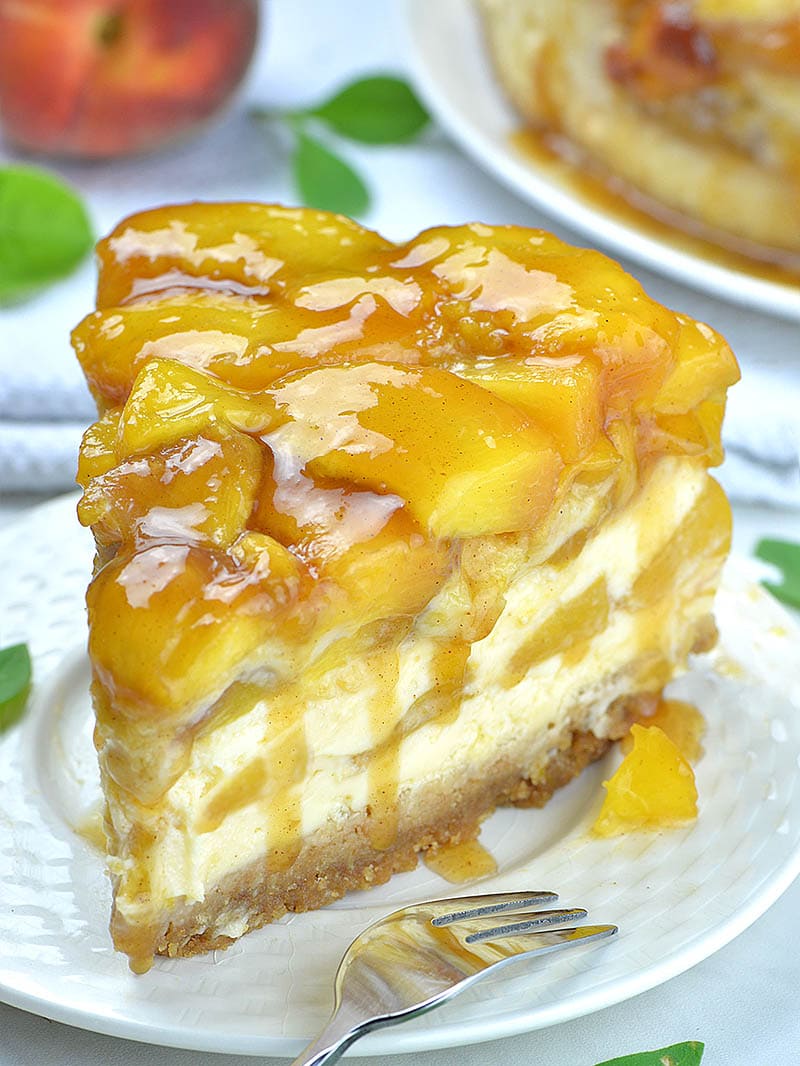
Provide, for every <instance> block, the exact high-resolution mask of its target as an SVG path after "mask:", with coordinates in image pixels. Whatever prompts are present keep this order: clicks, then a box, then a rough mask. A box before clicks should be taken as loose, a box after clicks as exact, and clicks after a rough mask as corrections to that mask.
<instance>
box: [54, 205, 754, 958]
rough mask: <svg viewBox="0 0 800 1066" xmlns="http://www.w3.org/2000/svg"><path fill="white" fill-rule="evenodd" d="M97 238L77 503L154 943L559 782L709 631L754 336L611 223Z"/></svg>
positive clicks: (368, 871) (98, 661)
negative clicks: (738, 388) (690, 293)
mask: <svg viewBox="0 0 800 1066" xmlns="http://www.w3.org/2000/svg"><path fill="white" fill-rule="evenodd" d="M99 258H100V279H99V288H98V308H99V309H98V310H97V311H96V312H95V313H93V314H91V315H89V316H88V317H87V318H86V319H85V320H84V321H83V322H82V323H81V325H80V326H79V327H78V328H77V330H76V331H75V334H74V343H75V348H76V351H77V353H78V356H79V359H80V361H81V364H82V366H83V369H84V371H85V374H86V377H87V380H88V382H89V385H90V387H91V389H92V392H93V394H94V396H95V398H96V400H97V403H98V407H99V411H100V417H99V419H98V421H97V422H96V423H95V425H94V426H93V427H91V428H90V429H89V431H88V432H87V434H86V436H85V438H84V442H83V445H82V449H81V458H80V474H79V479H80V481H81V484H82V485H83V486H84V495H83V498H82V500H81V503H80V505H79V514H80V518H81V521H82V522H84V523H85V524H87V525H91V527H92V529H93V531H94V535H95V539H96V542H97V560H96V568H95V573H94V577H93V579H92V582H91V584H90V586H89V591H88V609H89V624H90V641H89V651H90V656H91V661H92V669H93V679H94V680H93V688H92V691H93V699H94V705H95V710H96V716H97V727H96V744H97V749H98V752H99V760H100V769H101V775H102V782H103V788H104V792H105V797H106V820H105V821H106V833H107V838H108V861H109V867H110V872H111V877H112V880H113V885H114V905H113V914H112V918H111V930H112V935H113V938H114V942H115V944H116V946H117V947H118V948H119V949H120V950H122V951H124V952H127V954H128V955H129V956H130V958H131V962H132V965H133V966H134V968H136V969H143V968H146V967H147V966H148V965H149V963H150V962H151V960H152V957H153V955H154V954H169V955H189V954H192V953H194V952H198V951H203V950H206V949H208V948H212V947H219V946H223V945H225V944H227V943H229V942H230V941H231V940H232V939H233V938H236V937H238V936H240V935H241V934H243V933H244V932H246V931H247V930H248V929H252V928H254V927H257V926H259V925H262V924H264V923H265V922H269V921H272V920H274V919H275V918H277V917H279V916H280V915H282V914H284V913H285V912H286V911H298V910H305V909H308V908H313V907H319V906H321V905H323V904H325V903H327V902H328V901H330V900H332V899H334V898H336V897H337V896H340V895H342V894H343V893H344V892H346V891H347V890H349V889H352V888H362V887H367V886H369V885H373V884H376V883H378V882H381V881H384V880H386V879H387V878H388V877H389V876H390V875H391V874H392V873H393V872H394V871H397V870H401V869H408V868H410V867H412V866H413V865H414V864H415V863H416V861H417V856H418V853H419V852H420V851H422V850H425V849H436V848H438V847H441V846H443V845H446V844H448V843H454V842H456V843H457V842H459V841H468V840H470V839H471V838H473V837H474V836H475V834H476V833H477V830H478V826H479V823H480V821H481V819H482V818H483V817H484V816H485V815H486V814H487V813H489V812H490V811H491V810H492V809H493V808H494V807H495V806H496V805H497V804H501V803H515V804H541V803H543V802H545V801H546V800H547V798H548V797H549V796H550V795H551V793H552V792H553V790H554V789H555V788H557V787H559V786H560V785H562V784H564V783H565V782H566V781H568V780H569V779H570V778H572V777H573V776H574V775H575V774H576V773H578V772H579V771H580V770H581V769H582V768H583V767H584V766H585V765H586V764H587V763H588V762H589V761H591V760H592V759H594V758H596V757H597V756H598V755H600V754H601V753H602V752H603V751H604V750H605V749H606V748H607V746H608V744H609V742H610V740H611V739H613V738H616V737H619V736H620V735H622V734H623V733H624V732H625V731H626V729H627V728H628V726H629V724H630V722H631V720H632V719H633V718H634V717H636V716H637V715H638V714H640V713H641V711H642V709H643V708H645V707H647V706H648V705H649V704H650V703H651V702H652V701H653V699H654V698H655V697H657V695H658V694H659V693H660V691H661V689H662V687H663V686H664V684H665V683H666V682H667V681H669V680H670V678H672V677H673V676H674V675H675V673H676V672H679V671H680V670H681V669H683V667H684V665H685V663H686V660H687V656H688V654H689V653H690V651H692V649H700V648H704V647H707V646H708V645H709V644H710V643H711V642H712V641H713V639H714V625H713V621H712V613H711V611H712V601H713V597H714V591H715V585H716V583H717V580H718V576H719V571H720V567H721V564H722V561H723V558H724V556H725V553H726V551H727V548H728V543H729V532H730V529H729V526H730V517H729V509H728V505H727V502H726V500H725V497H724V495H723V493H722V491H721V489H720V488H719V487H718V485H717V484H716V482H714V481H713V480H712V479H711V478H710V477H709V476H708V473H707V468H708V466H709V465H713V464H715V463H718V462H719V461H720V458H721V449H720V424H721V419H722V412H723V407H724V398H725V390H726V388H727V386H729V385H730V384H731V383H732V382H734V381H735V380H736V378H737V376H738V372H737V368H736V363H735V361H734V359H733V356H732V355H731V353H730V351H729V349H728V347H727V346H726V345H725V343H724V342H723V341H722V340H721V338H720V337H719V336H717V335H716V334H715V333H714V332H713V331H712V330H711V329H709V328H708V327H707V326H705V325H701V324H698V323H695V322H693V321H691V320H689V319H687V318H684V317H682V316H681V315H677V314H674V313H672V312H671V311H668V310H666V309H665V308H663V307H661V306H659V305H658V304H657V303H655V302H654V301H653V300H651V299H649V298H648V296H647V295H646V294H645V293H644V291H643V290H642V289H641V287H640V286H639V285H638V284H637V283H636V282H635V281H634V280H633V279H632V278H630V277H629V276H628V275H627V274H625V273H624V271H623V270H621V269H620V268H619V267H618V266H616V265H615V264H614V263H612V262H610V261H609V260H608V259H606V258H605V257H604V256H602V255H600V254H598V253H596V252H593V251H584V250H579V249H576V248H571V247H568V246H567V245H565V244H563V243H561V242H560V241H558V240H556V239H555V238H554V237H552V236H549V235H548V234H546V233H542V232H539V231H534V230H526V229H520V228H515V227H494V228H493V227H489V226H484V225H469V226H462V227H456V228H440V229H433V230H428V231H427V232H425V233H422V234H421V235H420V236H419V237H417V238H416V239H414V240H412V241H410V242H409V243H407V244H404V245H395V244H392V243H390V242H389V241H386V240H384V239H382V238H381V237H379V236H378V235H376V234H375V233H371V232H369V231H368V230H365V229H363V228H361V227H360V226H358V225H356V224H355V223H353V222H350V221H349V220H347V219H343V218H341V217H338V216H333V215H328V214H323V213H320V212H316V211H311V210H289V209H285V208H280V207H267V206H261V205H257V204H190V205H184V206H178V207H171V208H163V209H159V210H154V211H149V212H145V213H143V214H140V215H136V216H134V217H132V218H129V219H127V220H125V221H124V222H122V223H120V225H119V226H118V227H117V228H116V229H115V230H114V232H113V233H112V234H111V235H110V236H109V237H108V238H106V239H105V240H103V241H102V242H101V243H100V246H99Z"/></svg>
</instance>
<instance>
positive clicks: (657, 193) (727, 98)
mask: <svg viewBox="0 0 800 1066" xmlns="http://www.w3.org/2000/svg"><path fill="white" fill-rule="evenodd" d="M476 3H477V6H478V9H479V11H480V14H481V19H482V26H483V30H484V32H485V35H486V39H487V42H488V46H489V50H490V54H491V57H492V60H493V62H494V67H495V70H496V72H497V76H498V78H499V81H500V83H501V84H502V86H503V88H504V89H505V91H506V92H507V94H508V96H509V98H510V100H511V101H512V103H513V104H514V105H515V107H516V109H517V110H518V111H519V113H520V114H521V115H522V116H523V117H524V118H525V119H526V120H527V122H528V123H530V124H531V126H532V127H533V128H534V129H535V130H537V131H539V133H540V134H542V135H543V136H545V138H546V139H547V143H548V144H549V146H550V147H551V148H553V149H554V150H555V151H556V152H557V154H559V155H560V156H561V157H562V158H564V159H566V160H568V161H569V162H571V163H575V164H576V165H577V166H578V167H579V168H580V170H581V171H582V172H584V173H588V174H590V175H592V176H594V177H596V178H598V179H599V180H601V181H602V182H603V183H604V184H605V185H606V187H607V188H609V189H611V190H612V191H613V192H615V193H617V194H619V195H621V196H623V198H625V199H627V200H628V201H630V202H631V203H633V204H634V205H636V206H638V207H640V208H644V209H645V210H647V211H649V213H650V214H653V215H655V216H657V217H660V218H662V219H664V220H665V221H667V222H669V223H670V224H672V225H675V226H679V227H680V228H683V229H684V230H687V231H688V232H690V233H694V234H699V235H702V236H704V237H705V238H706V239H708V240H711V241H713V242H714V243H716V244H718V245H721V246H723V247H727V248H729V249H730V250H734V251H738V252H742V253H745V254H747V255H749V256H750V257H751V258H755V259H762V260H767V261H772V262H775V263H778V264H785V265H787V266H794V268H795V269H796V267H797V263H798V255H799V254H800V3H798V0H589V2H587V0H514V2H513V3H509V2H508V0H476Z"/></svg>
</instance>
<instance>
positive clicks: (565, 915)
mask: <svg viewBox="0 0 800 1066" xmlns="http://www.w3.org/2000/svg"><path fill="white" fill-rule="evenodd" d="M587 913H588V912H587V911H585V910H584V909H583V908H582V907H572V908H570V909H569V910H554V911H533V912H531V913H528V914H519V915H515V917H516V918H518V919H520V920H518V921H514V922H507V923H506V924H505V925H497V924H496V921H497V919H496V918H494V917H493V916H492V917H488V918H477V919H475V918H472V919H468V920H467V924H468V925H469V926H472V927H474V926H475V925H477V926H478V929H477V930H476V931H475V932H474V933H470V935H469V936H467V937H465V939H464V943H465V944H477V943H479V942H480V941H481V940H494V939H496V938H497V937H501V936H522V934H523V933H535V932H537V931H538V930H540V929H550V928H552V927H553V926H556V925H564V924H565V923H566V922H571V921H580V920H581V919H582V918H585V917H586V916H587Z"/></svg>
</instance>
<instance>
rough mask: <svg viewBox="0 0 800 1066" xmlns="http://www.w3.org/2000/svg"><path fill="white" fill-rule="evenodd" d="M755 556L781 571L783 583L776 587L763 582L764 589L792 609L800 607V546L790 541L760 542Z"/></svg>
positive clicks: (766, 540) (767, 540)
mask: <svg viewBox="0 0 800 1066" xmlns="http://www.w3.org/2000/svg"><path fill="white" fill-rule="evenodd" d="M755 554H756V556H757V557H758V558H759V559H763V560H764V562H765V563H771V564H772V565H773V566H776V567H777V568H778V569H779V570H780V571H781V583H780V584H779V585H775V584H772V583H771V582H769V581H762V585H763V586H764V588H765V589H768V590H769V591H770V592H771V593H772V595H773V596H775V598H776V599H779V600H782V601H783V602H784V603H788V604H790V605H791V606H792V607H800V544H793V543H792V542H791V541H788V540H770V539H765V540H760V541H759V542H758V544H757V545H756V551H755Z"/></svg>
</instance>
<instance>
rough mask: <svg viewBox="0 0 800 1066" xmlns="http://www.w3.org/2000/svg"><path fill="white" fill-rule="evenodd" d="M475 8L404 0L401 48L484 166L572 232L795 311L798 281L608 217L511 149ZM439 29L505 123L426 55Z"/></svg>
mask: <svg viewBox="0 0 800 1066" xmlns="http://www.w3.org/2000/svg"><path fill="white" fill-rule="evenodd" d="M473 8H474V4H473V2H472V0H436V3H430V2H429V0H405V2H404V4H403V9H404V14H405V25H404V30H405V35H406V39H407V49H406V52H407V55H408V59H409V64H410V70H411V74H412V76H413V79H414V82H415V85H416V87H417V89H418V91H419V93H420V95H421V96H422V97H423V99H424V100H425V102H426V104H427V105H428V107H429V109H430V111H431V112H432V113H433V114H434V115H435V116H436V118H437V120H438V121H439V122H440V123H441V125H442V126H443V127H444V129H445V130H446V131H447V132H448V134H449V135H450V136H451V137H452V139H453V141H454V142H455V143H456V144H458V145H459V146H460V147H461V148H463V149H464V151H465V152H466V153H467V154H468V155H469V156H470V158H471V159H472V160H473V161H474V162H475V163H477V164H478V166H479V167H480V168H481V169H482V170H484V171H488V172H489V173H490V174H491V175H492V176H493V177H495V178H497V180H498V181H500V182H501V183H502V184H504V185H505V186H506V187H507V188H510V189H511V190H512V191H513V192H515V193H517V194H518V195H519V196H520V197H522V199H524V200H526V201H527V202H528V203H530V204H532V205H534V206H535V207H537V208H539V209H540V210H541V211H542V212H544V213H545V214H546V215H548V216H549V217H551V218H553V219H554V220H555V221H557V222H560V223H561V224H563V225H564V226H566V227H568V228H569V229H570V230H571V231H572V232H574V233H576V234H580V235H581V236H583V237H588V238H590V239H591V240H597V241H599V242H600V243H602V244H603V246H604V247H606V248H607V249H610V250H611V251H613V252H614V253H615V254H616V255H619V256H622V257H623V258H626V259H631V260H635V261H636V262H637V263H639V264H640V265H641V266H643V267H646V268H647V269H649V270H652V271H653V272H654V273H656V274H660V275H662V276H665V277H669V278H670V279H672V280H674V281H677V282H679V283H681V284H684V285H685V284H686V279H687V278H691V279H692V282H691V285H692V287H693V288H695V289H699V290H701V291H705V292H707V293H709V294H712V295H714V296H717V297H719V298H721V299H723V300H726V301H727V302H729V303H734V304H738V305H742V306H747V307H751V308H754V309H757V310H760V311H766V312H771V313H773V314H777V315H780V316H783V317H786V318H790V319H800V289H797V288H795V287H793V286H791V285H786V284H781V283H780V282H772V281H767V280H764V279H762V278H759V277H756V276H754V275H752V274H749V273H747V272H746V271H744V270H736V269H734V268H730V267H725V266H721V265H719V264H717V263H712V262H708V261H707V260H705V259H703V258H702V257H701V256H695V255H693V254H692V253H691V252H686V251H684V250H682V249H680V248H677V247H675V246H674V245H672V244H670V243H669V242H668V241H667V240H659V239H658V238H656V237H651V236H649V235H648V234H646V233H644V232H642V231H641V230H639V229H637V228H636V227H635V226H630V225H627V224H625V223H624V222H620V221H617V220H616V219H613V218H609V217H607V216H606V215H604V214H603V213H602V211H600V210H598V209H597V208H595V207H592V206H591V204H590V203H589V202H588V201H586V200H584V199H582V198H581V197H580V195H579V194H577V193H573V192H571V191H570V190H569V189H567V188H566V187H565V186H563V185H561V184H559V183H558V182H557V181H555V180H553V179H552V178H550V177H548V176H545V175H543V174H541V173H538V172H537V170H536V167H535V164H534V163H533V162H532V161H528V160H525V159H524V158H523V157H522V156H521V155H520V154H518V153H516V152H514V151H513V149H512V148H511V147H510V145H509V140H508V138H509V136H510V135H511V134H512V133H513V132H514V130H515V129H518V128H519V126H520V122H519V120H518V119H515V118H514V116H513V112H512V110H511V107H510V105H509V104H508V103H507V102H506V101H505V99H504V98H503V96H502V93H501V91H500V89H499V87H498V86H497V85H496V83H495V81H494V78H493V77H492V75H491V74H490V72H489V67H488V59H487V57H486V55H485V53H484V51H483V49H481V48H480V47H479V44H478V40H477V29H476V28H475V22H476V15H475V12H474V10H473ZM437 31H445V32H446V34H447V37H446V39H447V41H448V53H447V54H448V55H451V56H452V55H453V54H456V55H458V54H459V48H461V47H464V48H465V49H466V51H465V56H468V58H469V61H470V68H471V70H473V71H474V72H476V73H477V76H478V77H480V78H481V87H482V89H483V90H484V91H485V92H486V93H487V94H491V97H492V98H493V99H494V100H496V102H497V104H498V106H499V107H502V108H503V110H504V111H505V112H506V113H507V115H508V123H507V126H506V127H505V128H504V129H499V130H494V131H491V132H490V131H487V130H486V129H484V128H483V127H482V126H481V125H480V124H479V123H478V122H477V121H476V120H475V117H474V114H473V113H472V112H471V111H470V109H469V107H468V106H467V104H468V101H466V102H465V101H463V100H462V99H461V98H459V97H457V96H455V95H454V94H453V93H451V92H449V91H448V90H447V88H446V86H445V85H444V84H443V81H442V78H441V76H440V74H439V73H438V71H437V69H436V66H435V64H433V63H432V62H430V61H429V59H428V53H429V42H430V35H431V33H435V32H437ZM440 39H441V38H440ZM441 54H442V52H441V50H440V55H441Z"/></svg>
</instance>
